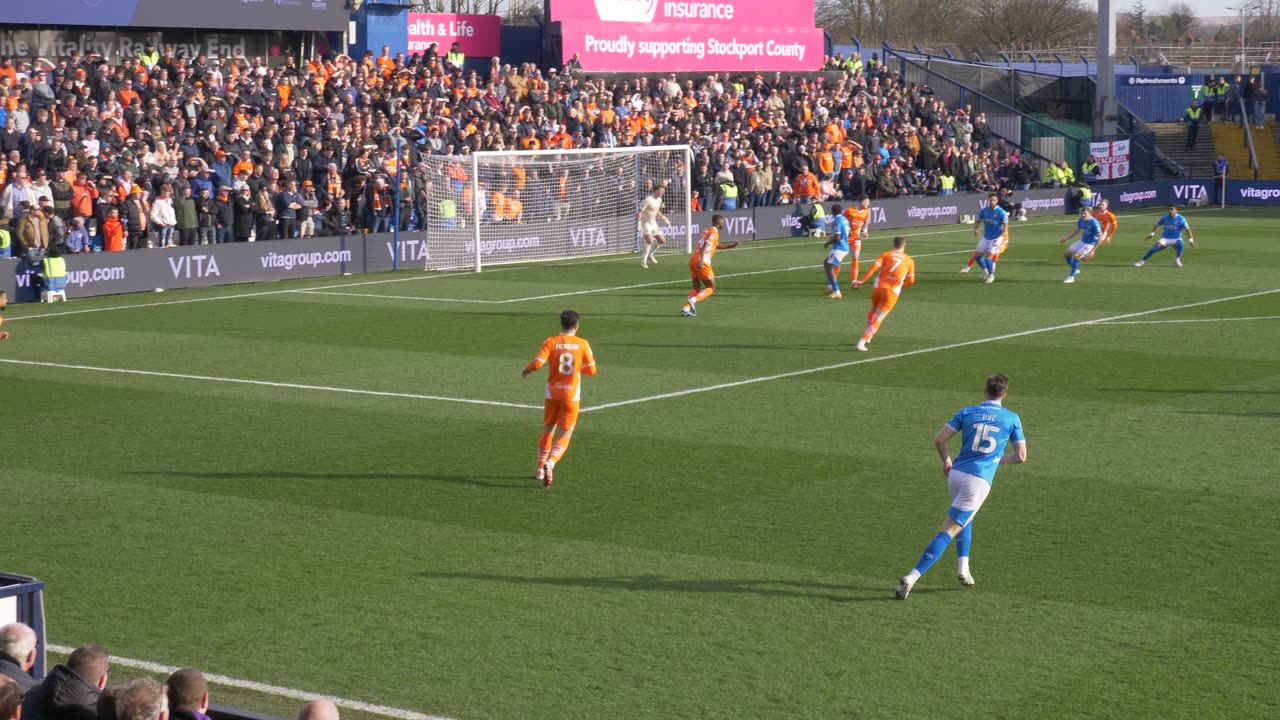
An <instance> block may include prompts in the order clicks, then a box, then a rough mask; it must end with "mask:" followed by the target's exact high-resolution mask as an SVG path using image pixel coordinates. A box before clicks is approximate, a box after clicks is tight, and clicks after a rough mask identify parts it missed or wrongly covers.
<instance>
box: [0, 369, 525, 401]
mask: <svg viewBox="0 0 1280 720" xmlns="http://www.w3.org/2000/svg"><path fill="white" fill-rule="evenodd" d="M0 363H8V364H10V365H30V366H34V367H49V368H60V369H63V370H88V371H90V372H103V373H116V374H120V375H145V376H147V377H162V378H176V379H179V380H203V381H205V382H221V383H232V384H237V385H260V386H263V387H275V388H288V389H290V390H314V391H317V392H331V393H344V394H348V395H373V396H377V397H395V398H406V399H409V400H436V401H439V402H452V403H462V404H465V405H496V406H498V407H510V408H520V409H522V410H538V409H540V408H541V407H542V406H541V405H529V404H527V403H513V402H503V401H501V400H476V399H473V398H457V397H447V396H444V395H420V394H417V393H399V392H387V391H384V390H362V389H360V388H344V387H331V386H328V385H306V384H303V383H288V382H273V381H270V380H248V379H246V378H230V377H218V376H215V375H188V374H186V373H171V372H158V371H155V370H132V369H129V368H111V367H100V366H97V365H72V364H69V363H55V362H42V361H38V360H14V359H12V358H0Z"/></svg>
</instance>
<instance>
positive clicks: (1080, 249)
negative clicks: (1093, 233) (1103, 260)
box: [1067, 240, 1098, 260]
mask: <svg viewBox="0 0 1280 720" xmlns="http://www.w3.org/2000/svg"><path fill="white" fill-rule="evenodd" d="M1097 247H1098V246H1097V245H1090V244H1089V243H1087V242H1085V241H1083V240H1077V241H1075V242H1073V243H1071V247H1069V248H1067V252H1069V253H1071V254H1072V255H1074V256H1075V258H1076V259H1077V260H1083V259H1085V258H1087V257H1089V256H1090V255H1092V254H1093V251H1094V250H1095V249H1097Z"/></svg>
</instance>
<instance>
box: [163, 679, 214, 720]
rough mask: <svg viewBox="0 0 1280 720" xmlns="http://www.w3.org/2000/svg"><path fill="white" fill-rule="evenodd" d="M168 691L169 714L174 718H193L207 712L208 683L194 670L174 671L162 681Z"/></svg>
mask: <svg viewBox="0 0 1280 720" xmlns="http://www.w3.org/2000/svg"><path fill="white" fill-rule="evenodd" d="M164 684H165V688H166V689H167V690H168V691H169V712H170V713H171V714H172V715H173V716H174V717H175V718H177V717H183V718H195V717H198V716H199V715H207V714H208V712H209V683H208V681H206V680H205V678H204V673H202V672H200V671H199V670H197V669H195V668H182V669H181V670H176V671H174V673H173V674H172V675H170V676H169V678H168V679H167V680H165V681H164Z"/></svg>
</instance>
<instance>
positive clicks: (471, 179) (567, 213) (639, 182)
mask: <svg viewBox="0 0 1280 720" xmlns="http://www.w3.org/2000/svg"><path fill="white" fill-rule="evenodd" d="M691 161H692V151H691V149H690V147H689V146H687V145H663V146H654V147H627V148H608V149H604V148H601V149H581V150H517V151H491V152H477V153H471V154H470V155H427V156H423V157H422V158H421V160H420V161H419V164H420V165H422V166H423V167H421V168H420V169H419V177H420V178H421V182H422V190H421V198H420V204H421V206H423V207H421V208H420V214H421V215H424V216H425V220H426V222H425V223H423V226H422V228H421V229H422V232H424V233H425V235H426V240H427V248H428V253H427V254H428V256H429V259H428V260H427V264H426V269H428V270H451V269H452V270H473V271H475V272H480V271H482V270H483V268H484V267H486V266H489V265H499V264H507V263H521V262H537V261H550V260H563V259H571V258H578V257H593V256H600V255H611V254H621V253H631V252H636V251H638V250H640V249H641V247H642V245H641V243H642V240H641V236H640V227H639V223H638V221H637V213H638V212H639V208H640V203H641V201H642V200H643V199H644V198H645V197H646V196H647V195H649V194H650V193H651V192H652V191H653V190H654V188H655V187H658V186H661V187H662V188H663V197H662V200H663V203H662V214H663V215H664V216H665V217H666V218H667V223H666V224H665V225H663V226H662V230H663V231H664V235H665V237H666V240H667V242H666V244H665V245H664V246H663V247H662V250H661V251H660V252H661V253H662V254H672V253H686V254H687V253H691V252H693V236H694V234H695V230H696V228H695V227H694V224H693V207H692V201H691V188H692V183H691V177H692V167H691ZM660 225H662V224H661V223H660Z"/></svg>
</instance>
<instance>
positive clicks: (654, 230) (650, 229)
mask: <svg viewBox="0 0 1280 720" xmlns="http://www.w3.org/2000/svg"><path fill="white" fill-rule="evenodd" d="M661 234H662V230H661V229H659V228H658V223H656V222H642V223H640V235H641V237H653V236H654V235H661Z"/></svg>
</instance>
